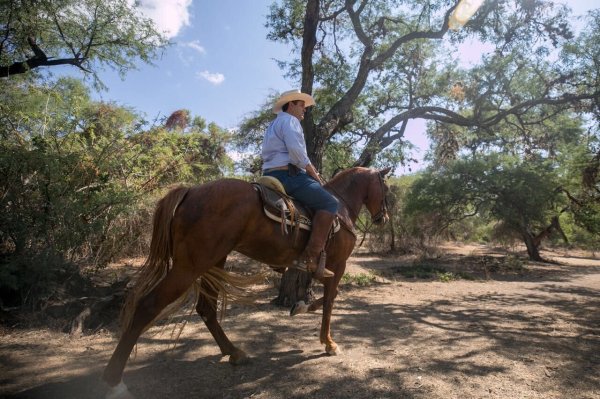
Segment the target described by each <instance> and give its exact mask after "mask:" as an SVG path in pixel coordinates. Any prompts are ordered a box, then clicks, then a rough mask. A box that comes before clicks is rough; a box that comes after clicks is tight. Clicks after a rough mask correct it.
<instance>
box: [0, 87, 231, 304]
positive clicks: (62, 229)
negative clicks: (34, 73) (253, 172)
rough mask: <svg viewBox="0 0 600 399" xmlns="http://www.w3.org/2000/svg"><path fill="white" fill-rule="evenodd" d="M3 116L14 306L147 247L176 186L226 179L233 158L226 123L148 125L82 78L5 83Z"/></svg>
mask: <svg viewBox="0 0 600 399" xmlns="http://www.w3.org/2000/svg"><path fill="white" fill-rule="evenodd" d="M0 122H1V123H0V301H3V303H4V304H11V306H12V305H20V304H24V303H28V304H31V305H33V306H35V305H37V304H38V303H39V302H38V300H40V299H41V300H43V299H44V298H45V297H46V296H47V295H51V294H52V293H53V292H55V291H56V288H57V286H58V285H59V284H63V283H64V282H65V281H69V278H68V277H69V276H70V275H71V273H72V274H77V273H78V272H79V270H78V268H77V267H78V266H79V265H81V264H85V265H87V266H90V265H93V266H95V267H97V268H101V267H103V266H105V265H106V263H107V262H108V261H110V260H111V259H114V258H115V257H117V256H122V255H123V254H124V253H128V251H130V252H129V253H136V252H134V251H133V250H132V249H137V250H138V251H139V249H140V248H145V247H146V246H147V243H146V242H145V239H147V238H148V237H147V233H148V232H149V231H151V226H150V223H151V213H152V209H153V207H154V204H155V202H156V199H157V197H160V196H161V195H162V194H164V192H165V190H166V189H167V188H168V186H170V185H173V184H175V183H182V182H188V183H192V184H197V183H203V182H206V181H208V180H212V179H215V178H219V177H221V176H222V175H223V170H224V169H225V168H227V167H229V165H230V163H231V161H230V159H229V158H228V157H227V154H226V152H225V144H226V142H227V140H228V138H229V134H228V133H227V132H226V131H225V130H224V129H221V128H219V127H218V126H217V125H215V124H209V125H208V126H207V125H206V124H205V123H204V120H203V119H202V118H199V117H196V118H194V119H193V120H192V122H191V123H189V124H188V125H184V126H180V127H179V128H176V127H173V128H171V129H166V128H163V127H154V128H151V129H147V128H146V127H145V124H144V123H143V121H142V120H141V118H140V117H139V116H138V115H136V114H135V112H133V111H132V110H130V109H126V108H123V107H119V106H116V105H114V104H107V103H99V102H95V101H92V100H91V98H90V95H89V91H88V89H87V88H86V87H85V86H84V85H83V84H82V83H81V82H80V81H78V80H75V79H68V78H62V79H59V80H57V82H56V83H54V84H53V85H51V86H49V85H47V84H46V85H38V84H33V83H30V82H28V81H27V80H25V79H19V77H16V78H13V79H4V80H0ZM138 253H139V252H138ZM65 274H67V275H65ZM31 293H33V294H34V295H31Z"/></svg>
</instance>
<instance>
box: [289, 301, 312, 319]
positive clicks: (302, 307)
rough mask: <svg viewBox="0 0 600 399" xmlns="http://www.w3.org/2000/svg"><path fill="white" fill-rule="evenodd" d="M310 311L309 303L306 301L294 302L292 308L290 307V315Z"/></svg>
mask: <svg viewBox="0 0 600 399" xmlns="http://www.w3.org/2000/svg"><path fill="white" fill-rule="evenodd" d="M307 312H308V305H307V304H306V303H304V301H298V302H296V303H295V304H294V306H292V309H290V316H292V317H293V316H296V315H297V314H300V313H307Z"/></svg>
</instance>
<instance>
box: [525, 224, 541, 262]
mask: <svg viewBox="0 0 600 399" xmlns="http://www.w3.org/2000/svg"><path fill="white" fill-rule="evenodd" d="M522 235H523V241H525V246H526V247H527V255H529V259H530V260H534V261H537V262H543V261H544V260H543V259H542V257H541V256H540V251H539V249H538V246H537V245H535V237H534V236H533V234H531V233H529V232H527V231H524V232H522Z"/></svg>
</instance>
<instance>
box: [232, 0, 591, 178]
mask: <svg viewBox="0 0 600 399" xmlns="http://www.w3.org/2000/svg"><path fill="white" fill-rule="evenodd" d="M457 4H458V1H446V0H436V1H430V0H427V1H410V2H408V1H401V0H387V1H384V0H381V1H374V0H360V1H358V0H308V1H299V0H284V1H282V2H279V3H274V4H273V5H272V6H271V12H270V15H269V17H268V21H267V26H268V27H269V28H270V34H269V36H268V37H269V39H271V40H274V41H280V42H284V43H291V44H292V45H293V46H294V49H295V52H296V58H294V59H292V60H291V61H281V62H280V65H281V67H282V68H283V70H284V71H285V72H286V74H287V76H288V77H289V78H291V79H292V80H293V81H294V82H295V83H298V84H299V85H300V88H301V90H302V91H303V92H307V93H313V94H314V95H315V97H316V100H317V104H318V106H317V107H314V109H313V108H310V109H309V110H308V112H307V113H306V115H305V119H304V122H303V127H304V132H305V137H306V141H307V149H308V153H309V157H310V159H311V161H312V163H313V164H314V165H315V166H316V167H317V168H319V169H321V168H322V166H323V161H324V159H323V158H324V154H325V153H326V147H327V146H328V145H329V143H331V142H342V141H346V142H350V143H354V146H353V147H354V151H353V152H354V153H355V160H354V163H353V165H360V166H369V165H370V164H371V163H372V162H373V161H374V160H375V159H376V158H377V156H378V155H379V154H380V153H381V151H382V150H383V149H384V148H386V147H389V146H391V145H394V144H395V143H398V141H399V140H401V139H402V138H403V136H404V133H405V131H406V129H407V126H408V121H410V120H411V119H425V120H427V121H429V122H431V123H435V124H436V125H438V126H440V127H441V128H443V130H446V131H451V130H452V129H454V128H457V129H459V130H468V131H469V132H470V133H472V134H479V133H480V132H487V134H488V135H490V136H493V137H499V138H500V139H501V137H500V136H496V135H494V132H495V131H496V130H495V126H497V125H498V124H500V123H505V124H515V123H516V124H517V125H522V126H527V125H529V124H531V123H535V121H536V120H538V121H539V120H540V118H541V119H542V120H543V118H545V117H546V116H545V114H543V112H549V113H550V115H555V114H558V113H560V112H563V111H565V110H569V109H571V110H578V111H583V110H586V111H592V110H593V109H594V108H597V106H598V99H599V98H600V92H599V87H598V84H597V82H598V72H597V71H598V68H593V66H594V65H596V66H597V65H598V62H599V59H598V54H597V53H596V52H594V51H590V52H588V53H586V54H585V57H583V58H581V59H580V58H578V57H577V56H578V55H579V54H580V53H581V52H582V51H583V50H582V49H576V48H577V44H578V42H577V40H576V39H575V38H574V36H573V33H572V32H571V29H570V27H569V23H568V19H567V18H568V15H569V12H568V8H567V7H565V6H556V5H555V4H553V3H552V2H550V1H541V0H534V1H531V0H492V1H486V2H484V4H483V6H482V7H481V8H480V9H479V11H478V12H477V13H476V14H475V16H474V17H473V18H472V19H471V21H470V22H468V23H467V24H466V25H465V26H464V28H463V29H461V30H459V31H455V32H453V31H451V30H450V29H449V20H450V17H451V15H452V12H453V10H454V9H455V7H456V6H457ZM593 18H596V20H597V17H592V19H593ZM592 22H593V21H592ZM590 26H594V25H593V23H592V24H590ZM592 29H593V28H592ZM594 37H595V36H594ZM467 40H478V41H480V42H482V43H484V44H486V45H488V46H490V47H491V48H492V50H490V51H489V52H488V54H487V55H486V56H485V57H484V58H483V61H482V63H481V64H480V65H477V66H475V67H473V68H470V69H466V68H461V67H459V64H458V60H457V59H456V57H452V55H451V54H449V53H452V52H453V51H454V49H455V48H456V47H457V46H458V45H459V44H461V43H464V42H465V41H467ZM593 47H597V46H593ZM557 51H558V52H560V51H562V53H561V57H560V58H559V59H558V60H557V59H556V56H555V54H556V52H557ZM532 54H533V55H534V56H533V57H532ZM590 65H591V66H592V68H591V70H590V69H589V68H588V67H589V66H590ZM515 72H518V75H519V76H520V78H519V79H516V80H515V79H513V76H514V75H515ZM579 72H583V73H579ZM524 82H527V83H528V84H529V90H528V91H525V92H522V93H519V94H518V95H515V93H517V92H516V91H515V90H514V87H513V83H515V84H517V85H522V83H524ZM542 109H543V110H544V111H543V112H542ZM264 115H265V113H262V112H261V113H258V114H257V115H256V116H257V119H258V120H260V121H264ZM262 127H263V126H262V124H261V123H253V122H248V123H246V124H244V126H242V128H241V129H240V134H241V135H243V136H245V137H250V138H252V137H253V138H254V139H253V140H250V141H254V142H256V141H257V138H258V137H260V136H262V134H263V131H264V130H262ZM256 128H260V130H254V129H256ZM450 136H451V135H450ZM345 166H351V165H345Z"/></svg>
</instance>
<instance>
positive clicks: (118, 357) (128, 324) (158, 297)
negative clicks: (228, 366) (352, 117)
mask: <svg viewBox="0 0 600 399" xmlns="http://www.w3.org/2000/svg"><path fill="white" fill-rule="evenodd" d="M389 170H390V168H388V169H384V170H381V171H377V170H372V169H367V168H352V169H349V170H346V171H343V172H341V173H339V174H338V175H337V176H335V177H334V178H333V179H332V180H331V181H330V182H329V183H327V184H326V185H325V187H326V188H327V189H328V190H329V191H330V192H331V193H333V194H334V195H335V196H336V197H337V198H338V199H339V201H340V211H339V217H340V221H341V226H342V228H341V229H340V230H339V231H338V232H337V233H336V234H335V235H334V236H333V237H332V238H331V240H330V242H329V244H328V247H327V268H328V269H329V270H331V271H333V272H334V273H335V276H334V277H332V278H327V279H323V280H322V282H323V284H324V295H323V298H321V299H319V300H318V301H317V302H316V304H315V305H317V306H320V305H322V306H323V320H322V324H321V334H320V339H321V343H322V344H325V349H326V352H327V353H328V354H331V355H334V354H336V353H337V352H338V346H337V344H336V343H335V342H334V341H333V339H331V334H330V320H331V311H332V308H333V301H334V299H335V297H336V295H337V286H338V284H339V282H340V279H341V277H342V275H343V274H344V270H345V268H346V260H347V259H348V257H349V256H350V254H351V252H352V250H353V248H354V245H355V242H356V235H355V234H354V231H353V226H354V222H355V221H356V219H357V217H358V213H359V211H360V210H361V208H362V206H363V205H365V206H366V207H367V209H368V211H369V212H370V214H371V218H372V219H373V221H374V222H375V223H378V224H381V223H385V222H386V221H387V220H388V215H387V208H386V201H385V195H386V192H387V186H386V185H385V183H384V180H383V179H384V177H385V175H386V174H387V173H388V172H389ZM153 223H154V227H153V232H152V242H151V245H150V255H149V256H148V259H147V260H146V262H145V264H144V266H143V268H142V271H141V274H140V277H139V278H138V280H137V282H136V287H135V288H134V290H133V294H132V295H131V296H130V298H129V301H128V302H129V305H126V308H125V312H124V314H125V316H124V319H123V325H122V334H121V338H120V340H119V343H118V345H117V347H116V349H115V351H114V353H113V355H112V357H111V358H110V361H109V362H108V365H107V366H106V369H105V370H104V375H103V378H104V380H105V381H106V383H107V384H108V385H109V386H110V387H112V388H111V391H110V392H109V394H108V396H107V397H110V398H124V397H125V398H126V397H131V396H130V394H129V392H128V391H127V388H126V387H125V385H124V384H123V382H122V381H121V379H122V375H123V370H124V368H125V363H126V362H127V359H128V358H129V355H130V353H131V350H132V349H133V347H134V345H135V343H136V342H137V340H138V338H139V336H140V334H141V333H142V332H143V331H145V330H146V329H147V328H148V327H149V326H150V325H151V324H152V322H153V321H154V320H156V319H157V318H158V317H159V316H160V315H161V313H163V312H164V311H165V309H166V308H173V304H174V303H176V302H177V300H178V299H181V298H183V297H185V296H186V294H187V293H188V291H189V290H190V288H191V287H192V286H193V285H194V284H196V283H197V281H200V288H201V289H200V292H201V294H200V295H199V298H198V302H197V305H196V310H197V312H198V314H199V315H200V316H201V317H202V319H203V320H204V322H205V324H206V326H207V327H208V329H209V330H210V332H211V334H212V336H213V337H214V339H215V341H216V342H217V344H218V345H219V348H220V349H221V353H222V354H223V355H229V361H230V362H231V363H232V364H238V363H241V362H243V361H244V360H246V358H247V355H246V353H244V351H242V350H241V349H238V348H236V347H235V346H234V345H233V344H232V343H231V341H229V339H228V338H227V336H226V335H225V333H224V332H223V330H222V328H221V326H220V324H219V322H218V320H217V311H216V310H217V306H216V303H217V300H216V296H217V295H216V294H217V292H216V290H217V288H216V286H217V285H218V284H215V283H214V280H215V278H216V279H217V280H218V279H219V278H223V275H224V274H220V273H219V272H220V271H221V270H222V269H223V266H224V264H225V260H226V258H227V255H228V254H229V253H230V252H231V251H234V250H235V251H238V252H240V253H242V254H244V255H246V256H248V257H250V258H252V259H256V260H258V261H260V262H263V263H266V264H268V265H271V267H273V268H277V269H280V270H282V268H283V267H285V266H286V265H290V264H291V263H292V261H293V260H295V259H296V258H298V256H299V255H300V253H301V252H302V250H303V247H304V245H305V244H306V242H307V240H308V234H307V233H306V232H304V231H302V232H301V233H300V236H299V238H297V239H298V242H299V243H300V245H293V236H294V235H293V234H288V235H283V234H282V232H281V228H280V225H279V224H278V223H276V222H273V221H272V220H270V219H268V218H267V217H266V216H265V215H264V213H263V211H262V204H261V199H260V197H259V194H258V193H257V191H256V190H255V189H254V188H253V187H252V185H251V184H249V183H247V182H244V181H242V180H236V179H222V180H217V181H214V182H211V183H207V184H204V185H201V186H196V187H191V188H185V187H179V188H176V189H173V190H171V191H170V192H169V193H168V194H167V195H166V196H165V197H164V198H163V199H161V200H160V201H159V203H158V205H157V208H156V211H155V214H154V222H153ZM209 276H212V278H207V277H209ZM199 279H200V280H199ZM315 305H313V306H311V310H314V309H315V308H316V306H315ZM127 308H129V309H131V311H130V312H129V313H127Z"/></svg>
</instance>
